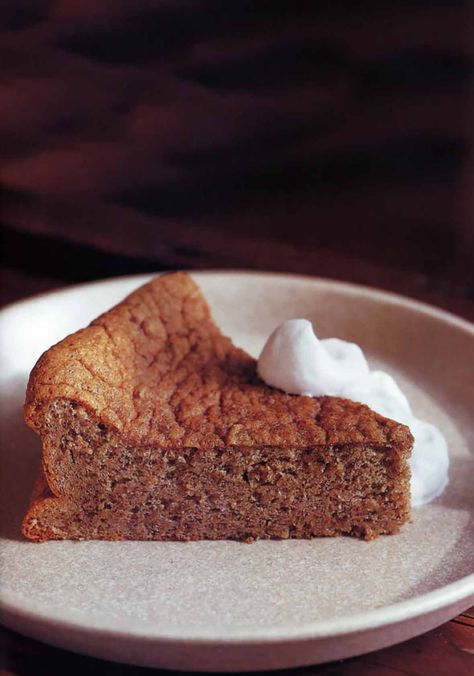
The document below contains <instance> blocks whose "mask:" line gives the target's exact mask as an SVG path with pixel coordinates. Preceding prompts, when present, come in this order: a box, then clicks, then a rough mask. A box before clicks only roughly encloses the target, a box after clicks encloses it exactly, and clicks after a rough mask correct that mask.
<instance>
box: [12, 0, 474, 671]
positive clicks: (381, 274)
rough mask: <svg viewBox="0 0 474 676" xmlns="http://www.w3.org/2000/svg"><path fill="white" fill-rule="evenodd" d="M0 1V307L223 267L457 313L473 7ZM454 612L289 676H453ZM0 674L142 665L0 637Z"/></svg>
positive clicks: (467, 201)
mask: <svg viewBox="0 0 474 676" xmlns="http://www.w3.org/2000/svg"><path fill="white" fill-rule="evenodd" d="M0 4H1V7H0V24H1V25H0V171H1V176H2V187H3V192H2V202H1V215H2V221H3V230H2V270H1V272H2V285H1V298H0V300H1V301H2V302H4V303H5V302H10V301H14V300H16V299H19V298H22V297H24V296H27V295H30V294H32V293H38V292H41V291H45V290H48V289H52V288H55V287H60V286H64V285H67V284H72V283H74V282H79V281H85V280H92V279H98V278H103V277H110V276H115V275H123V274H130V273H135V272H145V271H146V272H148V271H159V270H164V269H171V268H176V267H179V268H189V269H193V268H232V267H233V268H236V267H238V268H252V269H265V270H276V271H289V272H299V273H305V274H312V275H320V276H326V277H331V278H338V279H345V280H350V281H354V282H359V283H365V284H369V285H372V286H378V287H382V288H385V289H390V290H393V291H398V292H400V293H404V294H407V295H410V296H414V297H417V298H420V299H422V300H426V301H428V302H431V303H434V304H436V305H439V306H441V307H444V308H447V309H449V310H451V311H453V312H455V313H458V314H460V315H462V316H464V317H468V318H471V319H474V216H473V213H474V165H473V162H472V141H473V125H472V120H473V118H474V108H473V105H472V102H473V99H474V96H473V91H472V81H473V73H474V38H473V31H472V29H470V25H471V26H472V22H473V18H472V3H469V2H468V1H467V0H464V1H461V0H449V1H447V2H441V1H437V0H410V1H408V0H398V2H387V1H386V0H378V1H369V0H356V1H349V0H331V1H329V0H327V1H326V2H317V1H316V0H314V1H309V0H308V1H307V2H297V1H291V0H273V1H260V2H257V1H256V2H239V1H237V0H221V1H217V0H208V1H207V2H190V1H185V0H161V1H153V0H50V1H47V0H6V1H4V2H3V3H0ZM473 613H474V609H471V610H470V611H467V612H466V613H465V614H464V615H460V616H459V617H458V618H456V619H454V620H453V621H452V622H449V623H447V624H445V625H444V626H443V627H441V628H439V629H437V630H434V631H432V632H429V633H428V634H425V635H424V636H421V637H418V638H415V639H413V640H411V641H408V642H406V643H404V644H402V645H399V646H394V647H392V648H387V649H385V650H381V651H377V652H376V653H372V654H370V655H368V656H363V657H359V658H355V659H352V660H346V661H344V662H343V663H334V664H331V665H326V666H324V665H323V666H320V667H310V668H307V669H299V670H293V672H292V673H296V674H300V676H313V675H314V674H327V675H332V676H343V675H344V676H345V675H346V674H347V675H349V674H350V675H351V676H357V675H358V674H360V675H362V674H363V675H364V676H365V675H366V674H377V676H393V674H412V675H413V674H415V675H417V676H428V675H429V676H431V675H432V674H434V673H436V674H440V676H449V675H450V674H459V675H460V676H461V675H462V676H464V675H466V676H467V674H470V673H472V664H473V657H472V647H473V637H474V634H473V632H474V614H473ZM0 671H1V676H30V675H33V674H34V675H35V676H36V674H46V673H47V674H64V673H71V674H72V673H84V671H88V672H89V673H90V674H111V675H112V674H123V675H125V674H138V673H140V674H141V673H145V671H146V670H142V669H135V668H133V667H126V666H123V665H112V664H108V663H105V662H101V661H98V660H93V659H91V658H86V657H80V656H77V655H74V654H72V653H67V652H64V651H60V650H58V649H55V648H51V647H47V646H45V645H42V644H40V643H38V642H36V641H33V640H31V639H26V638H24V637H21V636H20V635H19V634H15V633H14V632H11V631H9V630H6V629H2V630H0ZM146 673H149V672H146ZM157 673H158V672H157Z"/></svg>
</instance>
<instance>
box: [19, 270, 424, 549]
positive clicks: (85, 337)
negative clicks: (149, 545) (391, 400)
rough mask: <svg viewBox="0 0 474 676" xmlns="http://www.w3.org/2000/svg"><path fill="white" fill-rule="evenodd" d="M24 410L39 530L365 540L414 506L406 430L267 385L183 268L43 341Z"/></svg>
mask: <svg viewBox="0 0 474 676" xmlns="http://www.w3.org/2000/svg"><path fill="white" fill-rule="evenodd" d="M230 311H232V312H235V311H238V309H234V308H232V309H231V310H230ZM25 419H26V422H27V424H28V425H29V426H30V427H31V428H32V429H33V430H35V431H36V432H37V433H38V434H39V436H40V437H41V441H42V445H43V456H42V463H41V471H40V476H39V477H38V481H37V485H36V488H35V493H34V496H33V499H32V502H31V505H30V507H29V509H28V512H27V514H26V516H25V518H24V521H23V533H24V535H25V536H26V537H27V538H30V539H31V540H35V541H43V540H48V539H106V540H124V539H127V540H201V539H212V540H217V539H236V540H247V541H249V540H253V539H257V538H309V537H313V536H332V535H339V534H347V535H354V536H358V537H362V538H365V539H371V538H374V537H376V536H378V535H380V534H381V533H394V532H397V531H398V530H399V528H400V526H401V525H402V524H403V523H404V522H405V521H407V519H408V518H409V512H410V494H409V479H410V472H409V467H408V458H409V455H410V451H411V447H412V437H411V435H410V432H409V430H408V428H407V427H405V426H403V425H400V424H398V423H396V422H394V421H392V420H388V419H386V418H383V417H382V416H380V415H378V414H376V413H374V412H373V411H371V410H370V409H369V408H367V407H366V406H364V405H362V404H357V403H354V402H352V401H348V400H344V399H339V398H334V397H322V398H311V397H304V396H294V395H288V394H285V393H283V392H281V391H279V390H275V389H273V388H271V387H268V386H266V385H265V384H264V383H263V382H262V381H261V380H260V379H259V378H258V376H257V374H256V362H255V360H254V359H252V358H251V357H250V356H248V355H247V354H246V353H245V352H243V351H242V350H240V349H238V348H237V347H235V346H234V345H233V344H232V342H231V341H230V340H229V338H226V337H225V336H223V335H222V334H221V333H220V331H219V329H218V328H217V327H216V325H215V324H214V323H213V321H212V319H211V316H210V311H209V308H208V305H207V303H206V301H205V299H204V298H203V296H202V294H201V292H200V291H199V289H198V287H197V286H196V284H195V283H194V282H193V280H192V279H191V277H190V276H188V275H187V274H185V273H173V274H167V275H163V276H160V277H158V278H156V279H154V280H153V281H151V282H150V283H149V284H146V285H145V286H142V287H141V288H139V289H138V290H137V291H135V292H134V293H132V294H131V295H130V296H128V298H126V299H125V300H124V301H123V302H121V303H120V304H119V305H117V306H116V307H114V308H113V309H111V310H110V311H109V312H107V313H105V314H104V315H102V316H100V317H99V318H98V319H96V320H95V321H93V322H92V324H91V325H90V326H88V327H87V328H85V329H82V330H80V331H78V332H77V333H74V334H73V335H71V336H69V337H67V338H65V339H64V340H62V341H61V342H60V343H58V344H57V345H55V346H54V347H52V348H51V349H49V350H48V351H47V352H46V353H45V354H43V356H42V357H41V358H40V360H39V361H38V363H37V364H36V366H35V368H34V369H33V371H32V373H31V376H30V380H29V383H28V389H27V396H26V403H25Z"/></svg>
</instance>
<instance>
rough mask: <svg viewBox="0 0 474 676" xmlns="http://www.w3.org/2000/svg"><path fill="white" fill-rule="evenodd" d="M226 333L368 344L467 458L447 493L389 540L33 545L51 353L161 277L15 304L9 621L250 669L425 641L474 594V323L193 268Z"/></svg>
mask: <svg viewBox="0 0 474 676" xmlns="http://www.w3.org/2000/svg"><path fill="white" fill-rule="evenodd" d="M194 277H195V279H196V280H197V282H198V283H199V284H200V285H201V287H202V289H203V291H204V293H205V294H206V296H207V298H208V299H209V301H210V304H211V306H212V309H213V311H214V316H215V318H216V321H217V322H218V324H219V325H220V326H221V327H222V329H223V331H224V332H225V333H227V334H229V335H230V336H232V338H233V339H234V341H235V342H236V343H237V344H238V345H241V346H242V347H244V348H246V349H247V350H249V351H250V352H252V353H253V354H257V353H258V350H259V349H260V347H261V345H262V343H263V341H264V338H265V337H266V336H267V335H268V334H269V332H270V331H271V330H272V329H273V328H274V327H275V325H276V324H278V323H279V322H280V321H282V320H283V319H286V318H290V317H307V318H309V319H311V320H312V321H313V323H314V326H315V329H316V331H317V333H318V334H319V335H320V336H321V337H327V336H339V337H341V338H346V339H350V340H355V341H356V342H358V343H359V344H360V345H361V346H362V347H363V348H364V350H366V352H367V354H368V356H369V359H370V361H371V363H372V364H377V365H382V366H383V368H385V369H386V370H388V371H389V372H391V373H392V374H394V375H395V376H396V378H397V379H398V380H399V382H400V383H401V385H402V386H403V387H404V388H405V390H406V392H407V394H408V395H409V398H410V400H411V402H412V405H413V408H414V409H415V412H416V414H417V415H418V416H419V417H421V418H425V419H426V420H431V421H433V422H435V423H437V424H438V425H439V426H440V427H441V429H442V431H443V432H444V434H445V435H446V437H447V439H448V441H449V446H450V451H451V455H452V470H451V480H450V484H449V486H448V489H447V490H446V492H445V493H444V495H443V496H442V497H441V498H439V499H438V500H436V501H435V502H434V503H432V504H430V505H428V506H426V507H422V508H418V509H416V510H415V511H414V513H413V523H411V524H409V525H407V526H405V527H404V528H403V530H402V532H401V533H400V534H399V535H396V536H387V537H382V538H380V539H378V540H376V541H375V542H369V543H367V542H359V541H358V540H353V539H349V538H335V539H315V540H312V541H283V542H277V541H271V542H257V543H255V544H252V545H246V544H240V543H235V542H195V543H186V544H182V543H159V542H123V543H111V542H76V543H74V542H48V543H45V544H41V545H37V544H32V543H29V542H25V541H24V540H22V538H21V536H20V534H19V524H20V519H21V515H22V513H23V511H24V509H25V507H26V504H27V501H28V495H29V492H30V489H31V485H32V481H33V476H34V474H35V472H36V467H37V462H38V458H39V452H40V447H39V443H38V440H37V439H36V437H35V436H34V435H33V433H31V432H30V431H29V430H27V429H26V428H25V426H24V424H23V422H22V410H21V406H22V401H23V395H24V389H25V384H26V380H27V376H28V373H29V371H30V369H31V367H32V366H33V364H34V362H35V361H36V359H37V358H38V356H39V355H40V353H41V352H42V351H43V350H44V349H46V348H47V347H49V346H50V345H51V344H52V343H54V342H55V341H57V340H58V339H60V338H62V337H63V336H64V335H65V334H67V333H69V332H71V331H74V330H75V329H77V328H79V327H80V326H83V325H84V324H86V323H88V322H89V321H90V320H91V319H93V318H94V317H95V316H96V315H97V314H98V313H100V312H102V311H103V310H106V309H107V308H108V307H110V306H111V305H113V304H114V303H116V302H117V301H119V300H120V299H121V298H122V297H123V296H124V295H125V294H126V293H128V292H129V291H131V290H132V289H134V288H135V287H137V286H138V285H139V284H142V283H143V282H144V281H146V279H147V278H146V277H133V278H126V279H118V280H112V281H107V282H100V283H96V284H88V285H84V286H81V287H75V288H72V289H68V290H65V291H60V292H58V293H52V294H48V295H46V296H40V297H37V298H34V299H32V300H27V301H25V302H22V303H18V304H16V305H13V306H11V307H10V308H7V309H6V310H4V312H3V313H2V317H1V325H0V335H1V360H2V366H1V381H2V395H1V402H2V427H3V433H2V434H3V443H2V482H3V485H2V487H1V489H2V490H1V493H2V501H3V504H2V505H1V508H2V512H3V519H2V527H1V532H0V535H1V556H2V564H3V570H2V573H1V585H0V588H1V596H2V604H3V621H4V622H5V624H7V625H9V626H10V627H12V628H14V629H16V630H18V631H20V632H23V633H25V634H28V635H30V636H33V637H35V638H38V639H40V640H43V641H46V642H48V643H53V644H55V645H58V646H61V647H64V648H68V649H71V650H76V651H78V652H83V653H87V654H90V655H95V656H98V657H103V658H107V659H112V660H117V661H123V662H129V663H133V664H143V665H150V666H159V667H169V668H176V669H192V670H208V671H212V670H221V671H225V670H226V671H243V670H256V669H274V668H282V667H290V666H298V665H305V664H311V663H317V662H324V661H329V660H334V659H340V658H343V657H348V656H350V655H357V654H360V653H364V652H369V651H371V650H374V649H376V648H381V647H383V646H387V645H390V644H393V643H396V642H398V641H402V640H404V639H406V638H409V637H411V636H415V635H416V634H420V633H422V632H424V631H426V630H428V629H431V628H432V627H435V626H436V625H439V624H441V623H442V622H444V621H446V620H448V619H449V618H451V617H453V616H454V615H456V614H457V613H458V612H460V611H462V610H465V609H466V608H467V607H468V606H469V605H470V604H472V603H473V602H474V574H473V569H474V531H473V519H472V516H473V511H474V492H473V490H472V485H473V483H474V481H473V479H474V473H473V466H474V458H473V455H472V454H471V453H470V449H472V446H473V444H472V441H473V436H472V408H471V406H472V403H473V401H474V391H473V384H474V340H473V338H474V331H473V329H472V327H471V326H470V325H469V324H468V323H467V322H464V321H462V320H460V319H457V318H455V317H453V316H451V315H449V314H446V313H444V312H441V311H439V310H436V309H434V308H431V307H428V306H426V305H421V304H419V303H415V302H413V301H410V300H407V299H404V298H401V297H397V296H393V295H389V294H385V293H382V292H380V291H375V290H371V289H366V288H362V287H357V286H353V285H349V284H342V283H337V282H332V281H327V280H321V279H313V278H305V277H295V276H285V275H272V274H258V273H246V272H242V273H235V272H224V273H222V272H211V273H199V274H195V275H194Z"/></svg>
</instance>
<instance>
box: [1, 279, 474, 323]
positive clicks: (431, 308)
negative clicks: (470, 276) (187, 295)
mask: <svg viewBox="0 0 474 676" xmlns="http://www.w3.org/2000/svg"><path fill="white" fill-rule="evenodd" d="M172 272H185V273H187V274H189V275H191V277H197V278H198V279H199V277H210V276H232V275H235V276H247V277H248V276H255V277H278V278H284V279H288V280H301V281H310V282H314V283H316V284H317V285H321V286H328V287H334V288H335V290H339V291H343V292H344V291H345V292H349V293H358V294H360V295H362V296H365V297H371V298H377V299H379V300H385V301H387V302H389V303H391V304H394V305H401V306H404V307H410V308H411V309H413V310H415V311H418V312H422V313H423V314H428V315H430V316H433V317H437V318H439V319H444V320H445V321H447V322H448V323H449V324H453V325H454V326H457V327H458V328H461V329H465V330H467V331H468V332H469V333H472V335H473V336H474V322H471V321H470V320H469V319H466V318H464V317H460V316H459V315H456V314H455V313H453V312H450V311H449V310H445V309H443V308H440V307H438V306H436V305H432V304H431V303H427V302H425V301H421V300H418V299H417V298H412V297H411V296H405V295H404V294H401V293H396V292H394V291H388V290H386V289H381V288H379V287H376V286H371V285H369V284H360V283H358V282H349V281H345V280H341V279H333V278H331V277H319V276H318V275H309V274H298V273H292V272H275V271H272V270H252V269H245V268H222V269H219V268H206V269H198V270H193V269H190V270H187V269H181V268H176V269H172V270H158V271H156V272H150V273H148V272H147V273H139V274H132V275H119V276H117V277H106V278H101V279H97V280H90V281H87V282H81V283H79V284H71V285H70V286H59V287H58V288H54V289H51V290H50V291H45V292H41V293H36V294H31V295H29V296H27V297H26V298H21V299H19V300H16V301H13V302H11V303H7V304H6V305H4V306H3V307H1V308H0V316H2V315H3V314H4V313H7V312H9V311H11V310H15V309H17V308H20V307H21V306H23V305H27V304H28V303H34V302H38V301H42V300H43V299H46V298H49V297H50V296H56V295H62V294H67V293H68V292H74V291H81V290H87V289H88V288H91V287H96V286H99V285H100V286H101V285H104V286H113V284H115V283H126V282H134V281H137V282H138V283H141V284H145V283H146V282H147V281H149V280H151V279H153V278H154V277H159V276H161V275H165V274H170V273H172Z"/></svg>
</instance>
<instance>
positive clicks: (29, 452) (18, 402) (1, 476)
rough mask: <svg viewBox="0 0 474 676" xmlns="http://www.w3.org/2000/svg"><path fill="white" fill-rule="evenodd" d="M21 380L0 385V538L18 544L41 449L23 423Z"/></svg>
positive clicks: (22, 383) (21, 539)
mask: <svg viewBox="0 0 474 676" xmlns="http://www.w3.org/2000/svg"><path fill="white" fill-rule="evenodd" d="M25 387H26V385H25V379H24V378H22V377H20V378H14V379H11V380H9V381H7V383H3V384H2V388H3V394H2V402H1V425H0V427H1V437H0V439H1V451H0V453H1V455H0V513H1V514H2V518H1V520H0V537H2V538H6V539H8V540H20V541H23V540H24V538H23V536H22V534H21V521H22V519H23V516H24V514H25V511H26V509H27V507H28V503H29V500H30V495H31V491H32V489H33V484H34V480H35V477H36V472H37V470H38V463H39V461H40V457H41V455H40V452H41V445H40V442H39V439H38V437H37V436H36V435H35V434H34V433H33V432H32V431H31V430H30V429H28V427H27V426H26V424H25V422H24V420H23V402H24V398H25Z"/></svg>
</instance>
